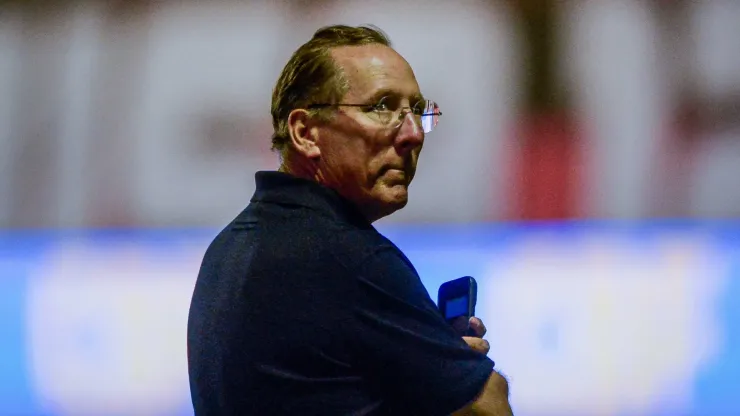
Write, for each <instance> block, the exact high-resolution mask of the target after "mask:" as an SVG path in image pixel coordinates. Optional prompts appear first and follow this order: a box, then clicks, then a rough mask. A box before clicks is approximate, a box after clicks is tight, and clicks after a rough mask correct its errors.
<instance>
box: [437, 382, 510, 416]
mask: <svg viewBox="0 0 740 416" xmlns="http://www.w3.org/2000/svg"><path fill="white" fill-rule="evenodd" d="M513 414H514V413H513V412H512V410H511V405H510V404H509V384H508V383H507V381H506V379H505V378H504V377H503V376H502V375H501V374H499V373H497V372H495V371H494V372H493V373H492V374H491V376H490V377H489V378H488V381H487V382H486V385H485V386H484V387H483V391H481V394H480V395H478V397H477V398H476V399H475V401H473V402H472V403H471V404H470V405H468V406H465V407H464V408H462V409H460V410H458V411H457V412H455V413H453V415H452V416H513Z"/></svg>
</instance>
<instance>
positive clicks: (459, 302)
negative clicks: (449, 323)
mask: <svg viewBox="0 0 740 416" xmlns="http://www.w3.org/2000/svg"><path fill="white" fill-rule="evenodd" d="M468 303H469V301H468V297H467V296H460V297H457V298H453V299H449V300H448V301H447V304H446V305H445V315H446V316H445V319H451V318H456V317H458V316H467V314H468Z"/></svg>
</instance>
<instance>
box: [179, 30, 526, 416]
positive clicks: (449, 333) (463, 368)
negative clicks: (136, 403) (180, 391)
mask: <svg viewBox="0 0 740 416" xmlns="http://www.w3.org/2000/svg"><path fill="white" fill-rule="evenodd" d="M439 115H440V113H439V110H438V108H437V106H436V104H434V103H433V102H432V101H429V100H426V99H425V98H424V97H423V96H422V94H421V92H420V91H419V85H418V84H417V82H416V78H415V76H414V73H413V71H412V70H411V68H410V66H409V64H408V63H407V62H406V61H405V60H404V59H403V58H402V57H401V56H400V55H399V54H398V53H396V52H395V51H394V50H393V49H392V48H391V47H390V42H389V40H388V39H387V38H386V37H385V35H384V34H382V33H381V32H380V31H378V30H376V29H373V28H369V27H359V28H354V27H347V26H332V27H326V28H323V29H320V30H319V31H317V32H316V33H315V35H314V36H313V38H312V39H311V40H310V41H309V42H307V43H306V44H304V45H303V46H301V47H300V48H299V49H298V50H297V51H296V52H295V54H294V55H293V56H292V57H291V59H290V61H289V62H288V64H287V65H286V67H285V69H284V70H283V72H282V74H281V76H280V78H279V80H278V82H277V86H276V88H275V90H274V94H273V99H272V117H273V125H274V128H275V133H274V135H273V140H272V142H273V148H274V149H276V150H278V151H279V152H280V154H281V159H282V165H281V167H280V171H279V172H258V173H257V175H256V182H257V189H256V191H255V193H254V196H253V197H252V200H251V203H250V204H249V206H248V207H247V208H246V209H245V210H244V211H243V212H242V213H241V214H239V216H237V217H236V219H235V220H234V221H233V222H232V223H231V224H229V225H228V226H227V227H226V228H225V229H224V230H223V231H222V232H221V233H220V234H219V235H218V236H217V237H216V239H215V240H214V241H213V243H212V244H211V245H210V247H209V248H208V250H207V252H206V254H205V258H204V260H203V264H202V267H201V270H200V274H199V276H198V281H197V283H196V286H195V291H194V294H193V300H192V304H191V308H190V316H189V321H188V361H189V372H190V386H191V395H192V399H193V405H194V407H195V412H196V414H197V415H396V414H399V415H401V414H402V415H447V414H451V413H455V412H457V413H456V414H461V415H467V414H474V415H478V414H480V415H509V414H511V409H510V407H509V404H508V388H507V384H506V381H505V380H504V378H503V377H502V376H500V375H499V374H498V373H497V372H495V371H494V370H493V362H492V361H491V360H490V359H488V357H486V355H485V354H486V353H487V352H488V344H487V342H486V341H484V340H483V339H481V338H473V337H470V338H464V339H462V338H460V337H459V336H457V335H456V334H455V332H454V331H453V329H452V328H451V327H450V325H448V324H447V323H446V322H445V320H444V319H443V317H442V315H441V314H440V312H439V311H438V310H437V307H436V305H435V304H434V302H433V301H432V300H431V299H430V297H429V294H428V293H427V292H426V289H425V288H424V286H423V285H422V283H421V281H420V280H419V276H418V275H417V273H416V270H414V268H413V266H412V265H411V263H410V262H409V260H408V259H407V258H406V257H405V256H404V255H403V253H401V251H400V250H399V249H398V248H397V247H396V246H395V245H393V243H391V242H390V241H389V240H387V239H386V238H385V237H383V236H382V235H381V234H380V233H378V232H377V231H376V230H375V229H374V228H373V226H372V225H371V223H372V222H374V221H376V220H377V219H379V218H382V217H384V216H386V215H389V214H391V213H393V212H394V211H396V210H398V209H401V208H403V207H404V206H405V205H406V202H407V200H408V186H409V184H410V183H411V180H412V178H413V177H414V173H415V170H416V163H417V160H418V157H419V152H420V151H421V147H422V144H423V142H424V134H425V132H428V131H430V130H431V129H432V128H433V127H434V125H435V124H436V122H437V120H438V117H439ZM471 326H472V327H473V328H474V329H475V330H476V331H477V332H478V334H479V335H480V336H483V333H484V332H485V328H484V326H483V324H482V322H480V320H478V319H477V318H473V319H471Z"/></svg>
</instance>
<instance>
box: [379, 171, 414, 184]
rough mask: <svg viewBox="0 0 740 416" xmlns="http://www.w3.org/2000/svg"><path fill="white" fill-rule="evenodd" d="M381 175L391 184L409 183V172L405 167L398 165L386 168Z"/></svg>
mask: <svg viewBox="0 0 740 416" xmlns="http://www.w3.org/2000/svg"><path fill="white" fill-rule="evenodd" d="M380 176H381V177H382V178H383V179H384V180H385V181H386V182H388V183H389V184H395V185H398V184H403V185H406V184H407V183H408V174H407V173H406V170H405V169H403V168H397V167H387V168H384V169H383V170H382V171H381V173H380Z"/></svg>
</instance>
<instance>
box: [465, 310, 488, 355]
mask: <svg viewBox="0 0 740 416" xmlns="http://www.w3.org/2000/svg"><path fill="white" fill-rule="evenodd" d="M470 328H471V329H472V330H473V331H474V332H475V335H476V336H474V337H463V340H464V341H465V342H467V343H468V345H469V346H470V348H472V349H474V350H476V351H478V352H480V353H482V354H488V351H489V350H490V349H491V346H490V345H489V344H488V341H486V340H485V339H483V336H484V335H486V326H485V325H484V324H483V321H481V320H480V318H476V317H475V316H474V317H472V318H470Z"/></svg>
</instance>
